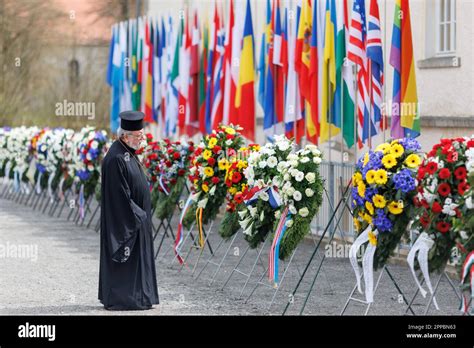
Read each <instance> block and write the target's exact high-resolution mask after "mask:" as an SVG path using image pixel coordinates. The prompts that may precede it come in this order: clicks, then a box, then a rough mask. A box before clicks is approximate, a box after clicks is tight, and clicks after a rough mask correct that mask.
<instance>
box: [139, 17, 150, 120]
mask: <svg viewBox="0 0 474 348" xmlns="http://www.w3.org/2000/svg"><path fill="white" fill-rule="evenodd" d="M139 23H140V25H139V27H138V30H139V32H138V36H139V44H140V46H141V50H140V51H139V52H138V53H139V59H138V71H139V78H140V80H139V83H140V111H142V112H145V101H146V90H147V85H146V84H147V78H148V60H149V55H150V47H149V46H148V41H147V38H146V32H147V29H148V24H147V20H146V18H145V17H143V18H139Z"/></svg>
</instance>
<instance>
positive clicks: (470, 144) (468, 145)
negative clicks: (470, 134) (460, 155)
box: [466, 139, 474, 149]
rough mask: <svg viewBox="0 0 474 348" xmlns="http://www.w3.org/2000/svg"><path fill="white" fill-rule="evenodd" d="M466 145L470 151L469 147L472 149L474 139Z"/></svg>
mask: <svg viewBox="0 0 474 348" xmlns="http://www.w3.org/2000/svg"><path fill="white" fill-rule="evenodd" d="M466 145H467V148H468V149H470V148H471V147H474V139H471V140H469V141H468V142H467V144H466Z"/></svg>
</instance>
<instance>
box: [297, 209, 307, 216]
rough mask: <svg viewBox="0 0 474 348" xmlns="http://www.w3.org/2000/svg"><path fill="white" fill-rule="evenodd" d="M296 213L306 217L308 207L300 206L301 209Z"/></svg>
mask: <svg viewBox="0 0 474 348" xmlns="http://www.w3.org/2000/svg"><path fill="white" fill-rule="evenodd" d="M298 214H300V216H301V217H307V216H308V214H309V210H308V208H306V207H304V208H301V209H300V210H299V211H298Z"/></svg>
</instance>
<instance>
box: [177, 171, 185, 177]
mask: <svg viewBox="0 0 474 348" xmlns="http://www.w3.org/2000/svg"><path fill="white" fill-rule="evenodd" d="M184 174H186V171H185V170H184V169H178V176H184Z"/></svg>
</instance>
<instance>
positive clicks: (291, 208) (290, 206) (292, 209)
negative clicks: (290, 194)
mask: <svg viewBox="0 0 474 348" xmlns="http://www.w3.org/2000/svg"><path fill="white" fill-rule="evenodd" d="M288 210H289V211H290V213H292V214H293V215H295V214H296V208H295V206H294V205H293V204H290V205H289V208H288Z"/></svg>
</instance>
